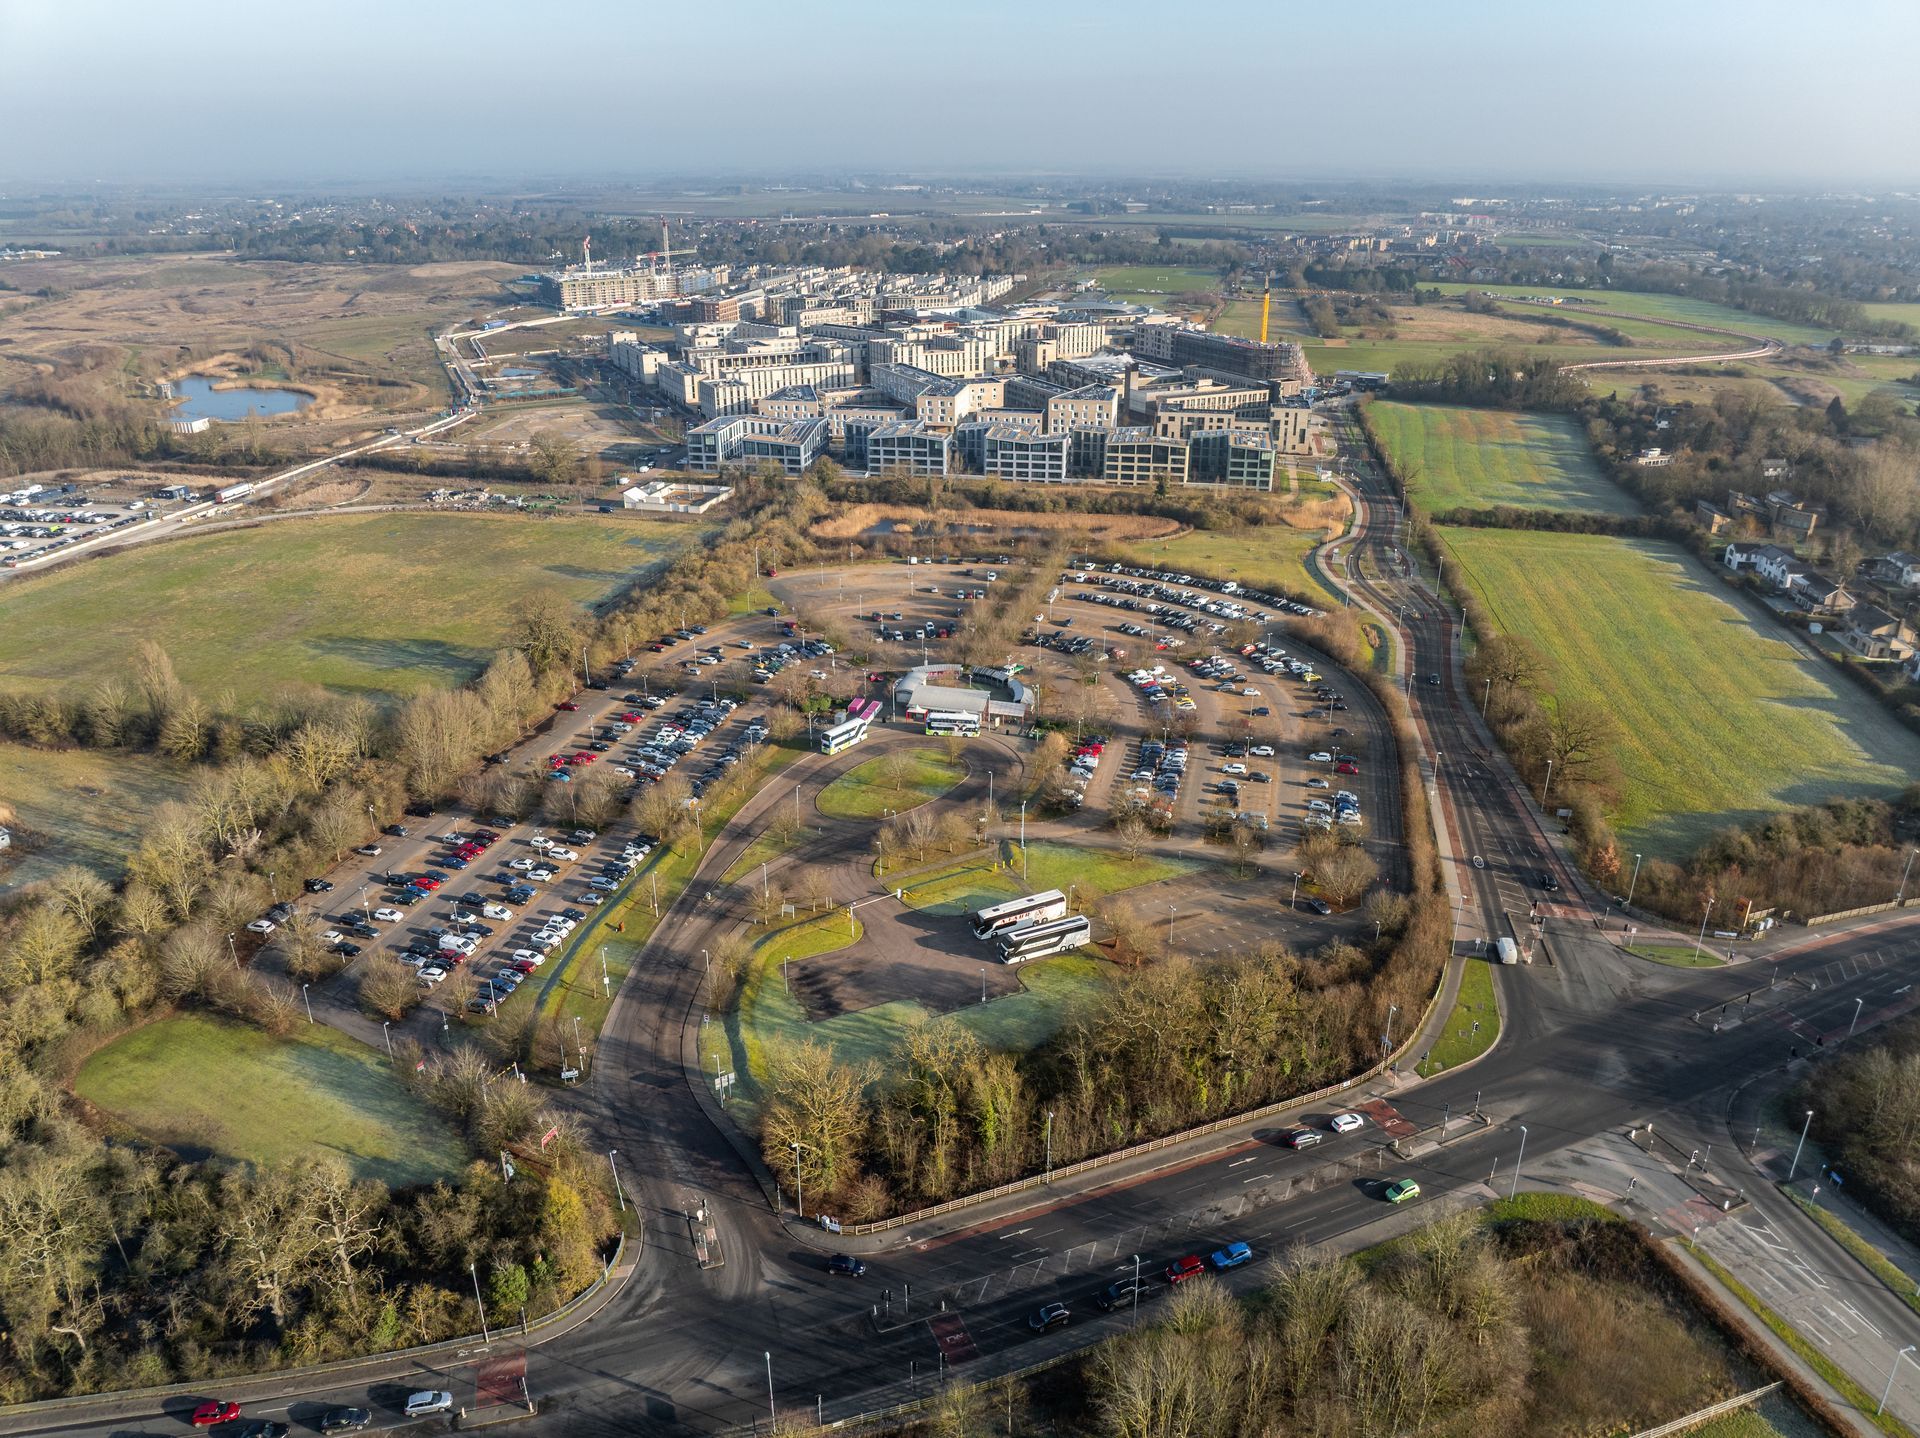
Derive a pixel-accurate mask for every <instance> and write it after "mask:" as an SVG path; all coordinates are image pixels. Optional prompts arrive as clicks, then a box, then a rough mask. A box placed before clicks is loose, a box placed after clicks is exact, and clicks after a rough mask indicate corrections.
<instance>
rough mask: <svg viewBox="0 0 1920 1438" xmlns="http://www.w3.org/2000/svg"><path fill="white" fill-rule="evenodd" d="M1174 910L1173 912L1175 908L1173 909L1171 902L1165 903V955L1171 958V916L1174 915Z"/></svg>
mask: <svg viewBox="0 0 1920 1438" xmlns="http://www.w3.org/2000/svg"><path fill="white" fill-rule="evenodd" d="M1174 912H1175V910H1174V907H1173V905H1172V904H1168V905H1167V957H1168V958H1172V957H1173V916H1174Z"/></svg>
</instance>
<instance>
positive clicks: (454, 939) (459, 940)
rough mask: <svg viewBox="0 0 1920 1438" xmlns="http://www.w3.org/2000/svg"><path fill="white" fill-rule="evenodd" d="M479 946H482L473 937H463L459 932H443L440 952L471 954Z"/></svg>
mask: <svg viewBox="0 0 1920 1438" xmlns="http://www.w3.org/2000/svg"><path fill="white" fill-rule="evenodd" d="M479 947H480V946H479V945H478V944H476V943H475V942H474V941H473V940H472V939H468V938H463V937H462V936H461V935H459V934H442V935H441V936H440V952H441V953H443V954H468V955H471V954H472V953H473V951H474V950H475V949H477V948H479Z"/></svg>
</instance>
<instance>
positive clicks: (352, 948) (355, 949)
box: [333, 939, 360, 959]
mask: <svg viewBox="0 0 1920 1438" xmlns="http://www.w3.org/2000/svg"><path fill="white" fill-rule="evenodd" d="M333 951H334V952H335V953H336V954H338V955H339V956H340V957H341V958H343V959H357V958H359V957H360V946H359V945H358V944H350V943H348V942H347V941H346V940H345V939H342V940H341V941H340V942H339V943H337V944H335V945H334V946H333Z"/></svg>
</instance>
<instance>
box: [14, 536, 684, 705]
mask: <svg viewBox="0 0 1920 1438" xmlns="http://www.w3.org/2000/svg"><path fill="white" fill-rule="evenodd" d="M706 532H707V531H705V530H702V529H699V528H695V527H690V526H686V525H680V524H675V523H671V522H668V521H664V520H651V521H650V520H641V521H637V522H636V521H633V520H629V519H626V518H625V517H622V518H621V519H619V520H599V519H590V518H586V517H584V516H583V517H581V518H577V519H576V518H567V519H533V518H528V517H524V516H502V517H497V518H496V517H489V516H483V515H461V514H368V515H350V516H347V515H343V516H335V517H326V518H317V519H292V520H281V521H275V522H273V523H270V524H265V525H262V526H260V527H258V528H255V529H246V530H236V531H229V532H226V533H221V534H210V535H204V536H197V537H194V538H189V539H181V540H175V541H171V542H167V543H153V544H147V545H143V546H141V547H140V548H138V549H135V550H132V551H130V552H129V553H126V554H120V555H114V556H111V557H109V558H106V559H100V560H94V561H91V562H88V563H84V564H76V565H72V566H70V567H68V568H65V569H61V570H58V571H56V572H54V573H52V574H49V575H47V576H46V577H44V578H37V579H26V580H20V581H17V582H16V583H15V584H14V585H12V586H10V587H9V588H8V591H7V622H6V624H5V625H0V685H4V686H6V687H8V688H13V689H45V688H64V687H69V686H73V685H77V684H85V683H87V682H89V681H92V680H95V679H100V678H104V677H106V676H109V675H112V676H115V677H118V678H121V679H123V680H124V679H125V678H127V676H128V675H129V674H130V672H131V660H132V657H133V655H134V652H135V650H136V648H137V646H138V644H139V642H140V641H141V640H142V639H152V640H154V641H155V642H157V643H159V644H160V645H162V646H163V647H164V648H165V649H166V650H167V651H168V652H169V653H170V654H171V655H172V656H173V661H174V666H175V668H176V669H177V670H178V671H179V674H180V677H181V678H182V679H183V680H184V681H185V682H186V683H187V684H188V685H189V686H190V687H192V688H194V689H196V690H198V691H199V692H200V693H201V694H202V695H204V696H206V697H208V698H209V699H212V698H214V697H216V696H218V695H219V694H221V693H222V692H223V691H226V690H229V689H231V690H233V691H235V692H237V693H239V694H241V695H245V694H247V693H248V692H251V691H259V690H262V689H271V688H272V687H273V686H274V685H276V684H280V683H284V682H287V681H301V682H305V683H310V684H319V685H324V686H326V687H327V688H330V689H335V690H339V691H344V692H352V693H365V694H369V695H372V696H376V697H387V696H395V695H399V696H404V695H408V694H413V693H417V692H419V691H421V690H424V689H429V688H434V687H438V686H444V685H449V684H457V683H460V682H461V681H463V680H465V679H467V678H469V677H470V676H471V675H473V674H474V673H476V672H477V671H478V670H479V669H480V668H481V667H482V666H483V665H484V664H485V663H486V662H487V660H488V659H489V658H491V657H492V655H493V652H494V651H495V649H497V648H498V647H500V646H501V645H502V644H503V643H505V642H507V640H508V639H509V637H510V636H511V635H512V634H513V633H514V628H515V616H516V614H517V613H518V612H519V611H520V609H521V607H522V606H523V604H524V603H525V602H526V600H527V598H528V597H529V596H530V595H532V594H535V593H537V592H540V591H552V592H554V593H558V594H560V595H563V596H565V597H566V598H568V599H570V600H573V601H575V602H577V603H582V604H585V603H591V602H593V601H595V600H598V599H601V598H603V597H605V596H606V595H608V594H611V593H613V592H614V591H615V590H618V589H620V588H623V587H624V586H626V585H629V584H631V583H633V582H635V581H636V579H638V578H639V577H641V576H643V575H644V574H646V573H647V572H649V571H650V570H651V569H652V568H653V567H654V566H656V565H658V564H659V563H660V562H661V561H663V560H664V559H666V558H668V557H670V556H671V555H673V554H674V553H677V552H678V551H679V550H680V549H681V548H682V547H683V546H685V545H687V544H690V543H693V542H695V541H697V540H698V539H699V538H700V537H701V536H702V535H703V534H704V533H706ZM136 618H137V622H135V620H136Z"/></svg>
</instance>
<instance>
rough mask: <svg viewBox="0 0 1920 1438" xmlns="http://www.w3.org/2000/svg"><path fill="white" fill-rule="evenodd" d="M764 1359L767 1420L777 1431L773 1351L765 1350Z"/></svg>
mask: <svg viewBox="0 0 1920 1438" xmlns="http://www.w3.org/2000/svg"><path fill="white" fill-rule="evenodd" d="M766 1358H767V1419H768V1421H769V1422H771V1423H772V1424H773V1426H774V1427H775V1428H776V1429H777V1428H778V1427H779V1426H780V1415H779V1414H778V1413H776V1412H774V1411H773V1351H772V1350H771V1349H768V1350H766Z"/></svg>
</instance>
